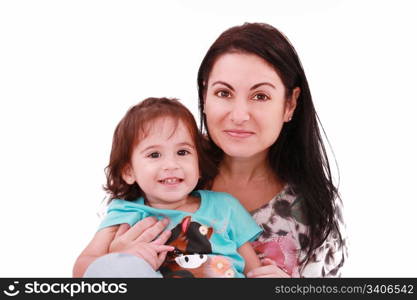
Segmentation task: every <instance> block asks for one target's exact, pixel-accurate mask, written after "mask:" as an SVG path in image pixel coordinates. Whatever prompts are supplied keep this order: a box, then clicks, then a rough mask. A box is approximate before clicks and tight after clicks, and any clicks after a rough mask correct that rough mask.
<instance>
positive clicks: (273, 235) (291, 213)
mask: <svg viewBox="0 0 417 300" xmlns="http://www.w3.org/2000/svg"><path fill="white" fill-rule="evenodd" d="M301 201H302V199H301V197H298V196H297V195H296V194H295V193H294V192H293V189H292V188H291V187H290V186H289V185H286V186H285V187H284V189H283V190H282V191H281V192H280V193H279V194H278V195H276V196H275V197H274V198H273V199H272V200H271V201H270V202H269V203H267V204H265V205H264V206H262V207H261V208H259V209H257V210H255V211H253V212H252V216H253V218H254V219H255V221H256V222H257V223H258V224H259V225H260V226H261V227H262V228H263V229H264V232H263V233H262V234H261V236H260V237H259V239H258V240H257V241H255V242H253V243H252V245H253V247H254V249H255V251H256V252H257V253H258V256H259V257H260V258H261V259H262V258H266V257H268V258H270V259H272V260H274V261H275V263H276V264H277V266H278V267H280V268H281V269H283V270H284V271H286V272H287V273H288V274H289V275H290V276H291V277H340V275H341V268H342V266H343V264H344V262H345V259H346V257H347V245H346V231H345V224H344V220H343V217H342V203H341V201H340V199H338V198H337V199H336V201H335V212H336V219H337V222H338V225H339V230H340V233H341V236H342V240H341V242H340V241H339V239H338V238H337V233H335V232H333V233H330V234H329V236H328V238H327V239H326V241H325V242H324V243H323V244H322V245H321V246H320V247H319V248H317V249H316V250H315V251H314V253H313V255H312V256H311V258H310V259H309V260H308V261H307V262H306V263H300V262H301V261H302V260H303V258H304V257H305V256H306V254H307V251H306V250H307V247H308V243H309V238H308V234H307V232H308V225H307V224H306V222H305V220H304V218H303V214H302V212H301Z"/></svg>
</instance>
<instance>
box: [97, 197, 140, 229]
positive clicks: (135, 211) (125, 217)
mask: <svg viewBox="0 0 417 300" xmlns="http://www.w3.org/2000/svg"><path fill="white" fill-rule="evenodd" d="M144 214H145V213H144V211H143V210H142V209H141V208H140V205H138V204H136V203H134V202H131V201H126V200H119V199H114V200H112V202H111V203H110V205H109V207H108V208H107V214H106V215H105V217H104V219H103V220H102V221H101V223H100V225H99V228H98V230H101V229H103V228H105V227H110V226H113V225H119V224H123V223H128V224H129V225H130V226H133V225H134V224H136V223H137V222H138V221H140V220H142V219H143V218H144Z"/></svg>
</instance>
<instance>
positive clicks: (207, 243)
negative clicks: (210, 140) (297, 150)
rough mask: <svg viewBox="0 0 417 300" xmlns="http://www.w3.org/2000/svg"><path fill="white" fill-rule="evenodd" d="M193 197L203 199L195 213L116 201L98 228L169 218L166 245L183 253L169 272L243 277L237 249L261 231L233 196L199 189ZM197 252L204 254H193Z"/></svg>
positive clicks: (140, 203) (113, 201)
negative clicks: (147, 218)
mask: <svg viewBox="0 0 417 300" xmlns="http://www.w3.org/2000/svg"><path fill="white" fill-rule="evenodd" d="M193 195H194V196H200V199H201V202H200V207H199V209H198V210H197V211H195V212H194V213H190V212H185V211H180V210H169V209H156V208H153V207H150V206H148V205H145V204H144V199H143V198H139V199H137V200H134V201H126V200H120V199H114V200H112V202H111V203H110V205H109V207H108V210H107V215H106V217H105V218H104V220H103V221H102V222H101V224H100V226H99V229H102V228H104V227H108V226H113V225H118V224H122V223H128V224H129V225H130V226H133V225H134V224H135V223H137V222H138V221H140V220H142V219H144V218H146V217H149V216H156V217H158V218H159V219H162V218H163V217H167V218H169V220H170V224H169V225H168V229H170V230H172V235H171V238H170V240H169V241H168V242H167V244H171V245H173V246H175V247H176V249H177V248H178V249H180V250H181V252H182V253H181V254H180V255H179V256H177V257H175V258H172V260H171V266H170V267H169V269H170V271H171V270H172V264H174V265H175V266H174V269H175V270H174V271H175V272H176V271H178V270H179V269H181V271H179V272H184V270H186V271H185V272H188V271H190V272H191V273H192V274H193V276H195V277H244V275H243V270H244V266H245V262H244V259H243V257H242V256H240V255H239V253H238V252H237V249H238V248H239V247H240V246H242V245H243V244H244V243H246V242H248V241H249V242H250V241H253V240H255V239H256V238H257V237H258V235H259V234H260V233H261V232H262V229H261V228H260V227H259V226H258V225H257V224H256V222H255V221H254V220H253V218H252V216H251V215H250V214H249V213H248V212H247V211H246V209H245V208H244V207H243V206H242V205H241V204H240V203H239V201H238V200H237V199H236V198H234V197H233V196H231V195H230V194H227V193H219V192H213V191H206V190H198V191H195V192H193ZM198 244H199V245H198ZM199 249H202V251H199ZM177 253H179V251H177ZM195 253H200V254H203V255H195V256H193V255H190V254H195ZM163 266H164V265H163ZM177 269H178V270H177ZM175 272H174V273H175ZM162 273H163V274H164V272H162ZM178 274H179V273H178ZM181 274H183V273H181ZM164 276H165V274H164ZM173 277H177V276H173ZM178 277H181V276H178Z"/></svg>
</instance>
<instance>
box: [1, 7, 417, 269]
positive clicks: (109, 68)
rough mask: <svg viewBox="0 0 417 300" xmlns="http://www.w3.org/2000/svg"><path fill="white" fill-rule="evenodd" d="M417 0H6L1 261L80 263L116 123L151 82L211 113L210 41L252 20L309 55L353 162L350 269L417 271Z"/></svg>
mask: <svg viewBox="0 0 417 300" xmlns="http://www.w3.org/2000/svg"><path fill="white" fill-rule="evenodd" d="M225 2H226V3H225ZM414 2H415V1H394V0H392V1H336V0H328V1H324V0H323V1H309V0H305V1H301V0H292V1H290V0H288V1H284V0H281V1H279V0H271V1H267V0H256V1H255V0H252V1H242V0H235V1H223V0H211V1H192V0H189V1H179V0H177V1H146V3H147V4H143V3H145V1H121V0H118V1H104V0H102V1H88V0H82V1H75V0H73V1H57V0H51V1H44V0H38V1H20V0H13V1H12V0H10V1H3V0H0V137H1V146H0V197H1V202H0V203H1V208H0V226H1V227H0V228H1V239H2V242H1V247H0V277H6V276H7V277H32V276H33V277H67V276H71V271H72V266H73V263H74V261H75V259H76V257H77V256H78V254H79V253H80V252H81V250H82V249H83V248H84V247H85V246H86V244H87V243H88V241H89V240H90V239H91V238H92V236H93V234H94V232H95V230H96V227H97V225H98V223H99V218H98V216H97V212H98V211H99V210H100V204H101V201H102V199H103V198H104V196H105V194H104V192H103V191H102V188H101V186H102V184H103V183H104V179H105V178H104V172H103V169H104V167H105V166H106V163H107V159H108V156H109V153H110V145H111V138H112V134H113V130H114V128H115V126H116V123H117V122H118V121H119V119H120V118H121V117H122V116H123V114H124V113H125V112H126V110H127V109H128V107H130V106H131V105H133V104H135V103H136V102H138V101H139V100H142V99H143V98H145V97H149V96H168V97H178V98H180V99H182V100H183V102H184V103H185V104H186V105H187V106H188V107H189V108H190V109H191V110H192V111H193V112H194V113H197V88H196V86H197V84H196V75H197V69H198V66H199V64H200V62H201V60H202V58H203V56H204V55H205V53H206V51H207V49H208V47H209V46H210V44H211V43H212V42H213V41H214V39H215V38H216V37H217V36H218V35H219V34H220V33H221V32H222V31H224V30H225V29H227V28H229V27H231V26H234V25H240V24H242V23H243V22H245V21H248V22H266V23H270V24H271V25H273V26H275V27H277V28H278V29H280V30H281V31H283V32H284V33H285V34H286V35H287V36H288V37H289V39H290V40H291V41H292V43H293V44H294V46H295V48H296V49H297V51H298V53H299V55H300V57H301V60H302V62H303V65H304V68H305V71H306V74H307V77H308V79H309V82H310V85H311V89H312V94H313V99H314V101H315V104H316V107H317V110H318V113H319V116H320V118H321V120H322V123H323V125H324V127H325V129H326V131H327V134H328V137H329V139H330V142H331V144H332V146H333V149H334V151H335V154H336V158H337V161H338V163H339V167H340V176H341V177H340V190H341V194H342V197H343V200H344V203H345V217H346V220H347V223H348V233H349V237H350V245H351V247H350V251H349V252H350V257H349V259H348V261H347V263H346V267H345V270H344V276H345V277H347V276H348V277H359V276H365V277H375V276H376V277H380V276H381V277H391V276H393V277H400V276H414V277H415V276H417V262H416V260H415V258H414V254H415V251H416V250H415V249H416V246H417V241H416V239H417V238H416V234H415V229H416V228H417V221H416V219H417V218H416V209H417V205H416V201H417V196H416V193H415V190H414V188H415V187H416V179H417V178H416V175H415V173H416V171H415V170H416V167H417V159H416V153H417V147H416V143H415V140H416V138H415V136H416V134H415V132H414V131H415V129H416V127H417V126H416V125H417V121H416V118H417V117H416V112H417V111H416V109H417V104H416V101H417V99H416V98H417V97H416V92H415V85H416V73H415V72H416V69H417V63H416V58H415V55H416V53H417V46H416V44H417V43H416V30H415V28H417V22H416V21H415V12H416V8H415V6H414Z"/></svg>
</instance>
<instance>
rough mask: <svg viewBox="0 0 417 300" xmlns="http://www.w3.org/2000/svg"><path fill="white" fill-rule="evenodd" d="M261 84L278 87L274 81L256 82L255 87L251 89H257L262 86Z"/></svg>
mask: <svg viewBox="0 0 417 300" xmlns="http://www.w3.org/2000/svg"><path fill="white" fill-rule="evenodd" d="M261 85H269V86H270V87H272V88H274V89H276V87H275V85H273V84H272V83H270V82H261V83H257V84H255V85H254V86H253V87H251V88H250V89H251V90H254V89H257V88H258V87H260V86H261Z"/></svg>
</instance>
